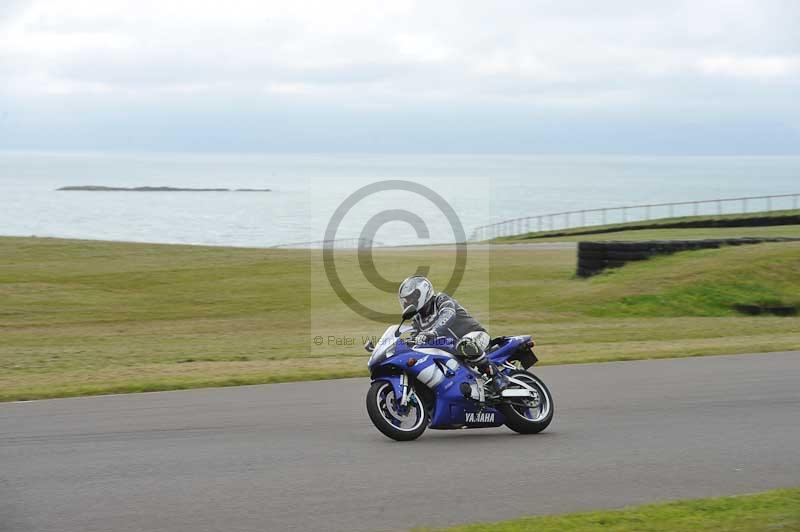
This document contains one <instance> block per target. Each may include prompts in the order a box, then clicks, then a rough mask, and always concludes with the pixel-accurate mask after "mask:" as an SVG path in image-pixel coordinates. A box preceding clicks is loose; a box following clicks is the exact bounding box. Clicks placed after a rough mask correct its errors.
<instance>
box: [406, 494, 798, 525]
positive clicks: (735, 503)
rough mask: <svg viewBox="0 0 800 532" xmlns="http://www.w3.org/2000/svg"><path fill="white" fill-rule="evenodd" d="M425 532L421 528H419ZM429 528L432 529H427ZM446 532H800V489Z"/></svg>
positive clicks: (539, 518)
mask: <svg viewBox="0 0 800 532" xmlns="http://www.w3.org/2000/svg"><path fill="white" fill-rule="evenodd" d="M419 530H420V532H422V529H419ZM426 530H430V529H426ZM437 530H440V531H441V532H444V531H445V530H446V531H447V532H490V531H491V532H529V531H530V532H595V531H601V530H602V531H603V532H689V531H697V530H701V531H702V530H707V531H714V532H734V531H735V532H760V531H763V532H767V531H772V530H783V531H787V532H789V531H797V530H800V489H787V490H777V491H771V492H767V493H762V494H758V495H744V496H740V497H724V498H718V499H700V500H695V501H683V502H673V503H667V504H652V505H648V506H640V507H634V508H626V509H624V510H616V511H605V512H589V513H579V514H573V515H564V516H547V517H530V518H525V519H516V520H513V521H504V522H500V523H486V524H475V525H468V526H459V527H454V528H447V529H437Z"/></svg>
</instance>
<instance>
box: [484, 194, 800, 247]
mask: <svg viewBox="0 0 800 532" xmlns="http://www.w3.org/2000/svg"><path fill="white" fill-rule="evenodd" d="M799 199H800V193H797V194H776V195H772V196H750V197H746V198H724V199H713V200H702V201H678V202H672V203H651V204H646V205H626V206H624V207H606V208H602V209H583V210H579V211H567V212H556V213H551V214H541V215H538V216H528V217H525V218H514V219H512V220H504V221H502V222H497V223H493V224H489V225H482V226H480V227H477V228H475V230H474V231H473V232H472V238H471V240H473V241H481V240H491V239H493V238H498V237H503V236H515V235H523V234H526V233H531V232H541V231H557V230H564V229H571V228H574V227H588V226H592V225H608V224H616V223H626V222H636V221H645V220H658V219H664V218H674V217H676V216H703V215H713V214H744V213H748V212H763V211H775V210H787V209H797V208H798V205H799V203H798V200H799Z"/></svg>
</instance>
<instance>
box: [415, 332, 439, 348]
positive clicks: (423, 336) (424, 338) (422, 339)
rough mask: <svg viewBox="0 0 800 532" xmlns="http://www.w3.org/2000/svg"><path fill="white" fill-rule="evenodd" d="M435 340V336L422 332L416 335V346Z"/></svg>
mask: <svg viewBox="0 0 800 532" xmlns="http://www.w3.org/2000/svg"><path fill="white" fill-rule="evenodd" d="M435 339H436V335H435V334H433V333H432V332H431V331H422V332H420V333H419V334H417V338H416V340H417V345H423V344H429V343H431V342H433V341H434V340H435Z"/></svg>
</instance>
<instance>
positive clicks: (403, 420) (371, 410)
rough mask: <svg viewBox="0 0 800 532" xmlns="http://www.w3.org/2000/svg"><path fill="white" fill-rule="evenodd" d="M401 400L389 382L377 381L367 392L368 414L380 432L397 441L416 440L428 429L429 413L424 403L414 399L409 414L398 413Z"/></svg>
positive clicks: (410, 404)
mask: <svg viewBox="0 0 800 532" xmlns="http://www.w3.org/2000/svg"><path fill="white" fill-rule="evenodd" d="M399 402H400V400H399V399H398V398H397V397H395V394H394V388H393V387H392V385H391V384H390V383H389V382H387V381H375V382H374V383H372V386H370V388H369V392H367V413H368V414H369V418H370V419H371V420H372V424H373V425H375V428H377V429H378V430H379V431H381V432H382V433H383V434H384V435H385V436H387V437H389V438H391V439H393V440H396V441H412V440H416V439H417V438H419V437H420V436H422V433H423V432H425V429H427V428H428V411H427V409H426V408H425V404H424V402H423V401H421V400H419V399H414V400H412V402H410V403H409V405H408V406H407V408H408V413H407V414H406V415H402V414H400V413H399V411H398V403H399Z"/></svg>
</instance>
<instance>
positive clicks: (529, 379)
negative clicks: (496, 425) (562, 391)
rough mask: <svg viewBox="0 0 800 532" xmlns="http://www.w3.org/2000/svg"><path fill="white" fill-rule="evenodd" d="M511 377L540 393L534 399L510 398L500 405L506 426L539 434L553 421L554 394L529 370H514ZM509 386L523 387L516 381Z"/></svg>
mask: <svg viewBox="0 0 800 532" xmlns="http://www.w3.org/2000/svg"><path fill="white" fill-rule="evenodd" d="M509 376H510V377H512V378H514V379H517V380H519V381H522V382H524V383H525V384H526V385H528V386H529V387H530V388H533V389H534V390H535V392H536V393H537V395H538V401H537V400H536V398H534V399H533V400H526V401H520V400H519V399H510V400H509V402H507V403H502V404H500V405H498V409H499V410H500V411H501V412H502V413H503V416H504V417H505V419H506V426H507V427H508V428H510V429H511V430H513V431H514V432H519V433H520V434H538V433H539V432H542V431H543V430H544V429H546V428H547V426H548V425H549V424H550V422H551V421H553V410H554V407H553V396H552V395H551V394H550V390H548V389H547V386H545V384H544V383H543V382H542V381H541V380H540V379H539V377H537V376H536V375H534V374H533V373H528V372H527V371H521V370H516V371H512V372H511V373H510V375H509ZM508 387H509V388H523V386H520V385H519V384H516V383H513V382H512V383H510V384H509V386H508Z"/></svg>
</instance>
